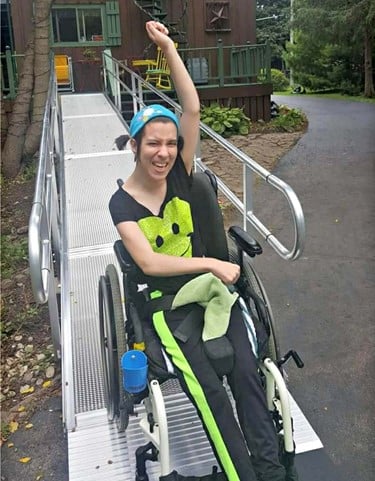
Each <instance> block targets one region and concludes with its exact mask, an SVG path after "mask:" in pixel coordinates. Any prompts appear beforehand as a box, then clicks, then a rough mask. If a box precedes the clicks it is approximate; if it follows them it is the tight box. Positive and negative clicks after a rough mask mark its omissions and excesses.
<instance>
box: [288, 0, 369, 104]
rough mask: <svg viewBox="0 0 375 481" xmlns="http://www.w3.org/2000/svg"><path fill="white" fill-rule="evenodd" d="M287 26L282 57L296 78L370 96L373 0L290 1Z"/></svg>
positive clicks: (314, 85) (316, 84)
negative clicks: (289, 36) (288, 39)
mask: <svg viewBox="0 0 375 481" xmlns="http://www.w3.org/2000/svg"><path fill="white" fill-rule="evenodd" d="M292 28H293V29H294V31H295V35H294V42H293V44H288V45H287V54H286V56H285V58H286V60H287V63H288V65H290V67H291V68H293V71H294V76H295V79H296V80H297V81H298V82H300V83H301V84H303V85H304V86H306V87H311V88H315V89H316V88H340V89H341V90H342V91H346V93H359V92H360V91H363V92H364V94H365V96H367V97H373V96H374V82H373V55H374V53H373V32H374V29H375V3H374V1H373V0H294V9H293V24H292Z"/></svg>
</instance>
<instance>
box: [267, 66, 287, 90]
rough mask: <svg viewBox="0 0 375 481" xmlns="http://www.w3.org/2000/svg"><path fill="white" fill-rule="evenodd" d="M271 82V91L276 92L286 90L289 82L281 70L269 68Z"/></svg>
mask: <svg viewBox="0 0 375 481" xmlns="http://www.w3.org/2000/svg"><path fill="white" fill-rule="evenodd" d="M271 81H272V85H273V90H275V91H276V92H283V91H285V90H288V87H289V80H288V79H287V77H286V75H285V74H284V73H283V72H282V71H281V70H278V69H277V68H271Z"/></svg>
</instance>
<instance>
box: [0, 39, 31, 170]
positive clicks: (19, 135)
mask: <svg viewBox="0 0 375 481" xmlns="http://www.w3.org/2000/svg"><path fill="white" fill-rule="evenodd" d="M33 66H34V32H32V34H31V39H30V40H29V43H28V45H27V48H26V52H25V58H24V61H23V66H22V73H21V75H20V80H19V84H18V94H17V98H16V100H15V102H14V105H13V110H12V113H11V116H10V119H9V127H8V134H7V138H6V140H5V144H4V149H3V152H2V158H3V162H2V172H3V175H4V177H5V178H8V179H9V178H13V177H15V176H16V175H17V174H18V172H19V170H20V168H21V160H22V152H23V146H24V143H25V136H26V131H27V127H28V125H29V121H30V119H29V112H30V102H31V97H32V93H33V87H34V72H33Z"/></svg>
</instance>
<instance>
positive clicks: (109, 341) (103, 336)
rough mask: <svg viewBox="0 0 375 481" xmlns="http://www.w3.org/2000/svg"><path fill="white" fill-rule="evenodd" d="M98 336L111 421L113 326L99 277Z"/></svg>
mask: <svg viewBox="0 0 375 481" xmlns="http://www.w3.org/2000/svg"><path fill="white" fill-rule="evenodd" d="M99 336H100V351H101V356H102V366H103V378H104V397H105V404H106V408H107V417H108V420H109V421H113V419H114V417H115V412H116V410H117V407H118V380H117V379H116V377H115V370H114V365H115V359H116V361H117V351H116V349H115V347H114V345H115V340H114V337H115V330H114V325H113V324H112V323H111V302H110V297H109V293H108V286H107V282H106V278H105V277H104V276H100V279H99ZM116 391H117V395H116Z"/></svg>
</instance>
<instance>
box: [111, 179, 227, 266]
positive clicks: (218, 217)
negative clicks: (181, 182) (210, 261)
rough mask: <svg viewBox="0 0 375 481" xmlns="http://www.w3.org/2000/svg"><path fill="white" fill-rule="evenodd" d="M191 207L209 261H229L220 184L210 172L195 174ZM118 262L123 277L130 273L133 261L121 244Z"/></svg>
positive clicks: (119, 243)
mask: <svg viewBox="0 0 375 481" xmlns="http://www.w3.org/2000/svg"><path fill="white" fill-rule="evenodd" d="M191 199H192V200H191V207H192V214H193V219H194V222H195V228H196V229H198V230H199V235H200V238H201V240H202V247H203V251H204V255H205V256H206V257H215V258H216V259H221V260H228V258H229V255H228V245H227V239H226V235H225V230H224V222H223V216H222V213H221V210H220V207H219V204H218V201H217V184H216V179H215V176H214V175H213V174H212V173H211V172H210V171H205V172H203V173H195V174H193V183H192V190H191ZM114 250H115V254H116V257H117V260H118V262H119V264H120V266H121V270H122V271H123V272H124V273H130V272H131V270H132V269H133V268H134V261H133V259H132V258H131V256H130V254H129V253H128V251H127V250H126V249H125V246H124V244H123V242H122V241H121V240H118V241H116V242H115V245H114Z"/></svg>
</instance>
